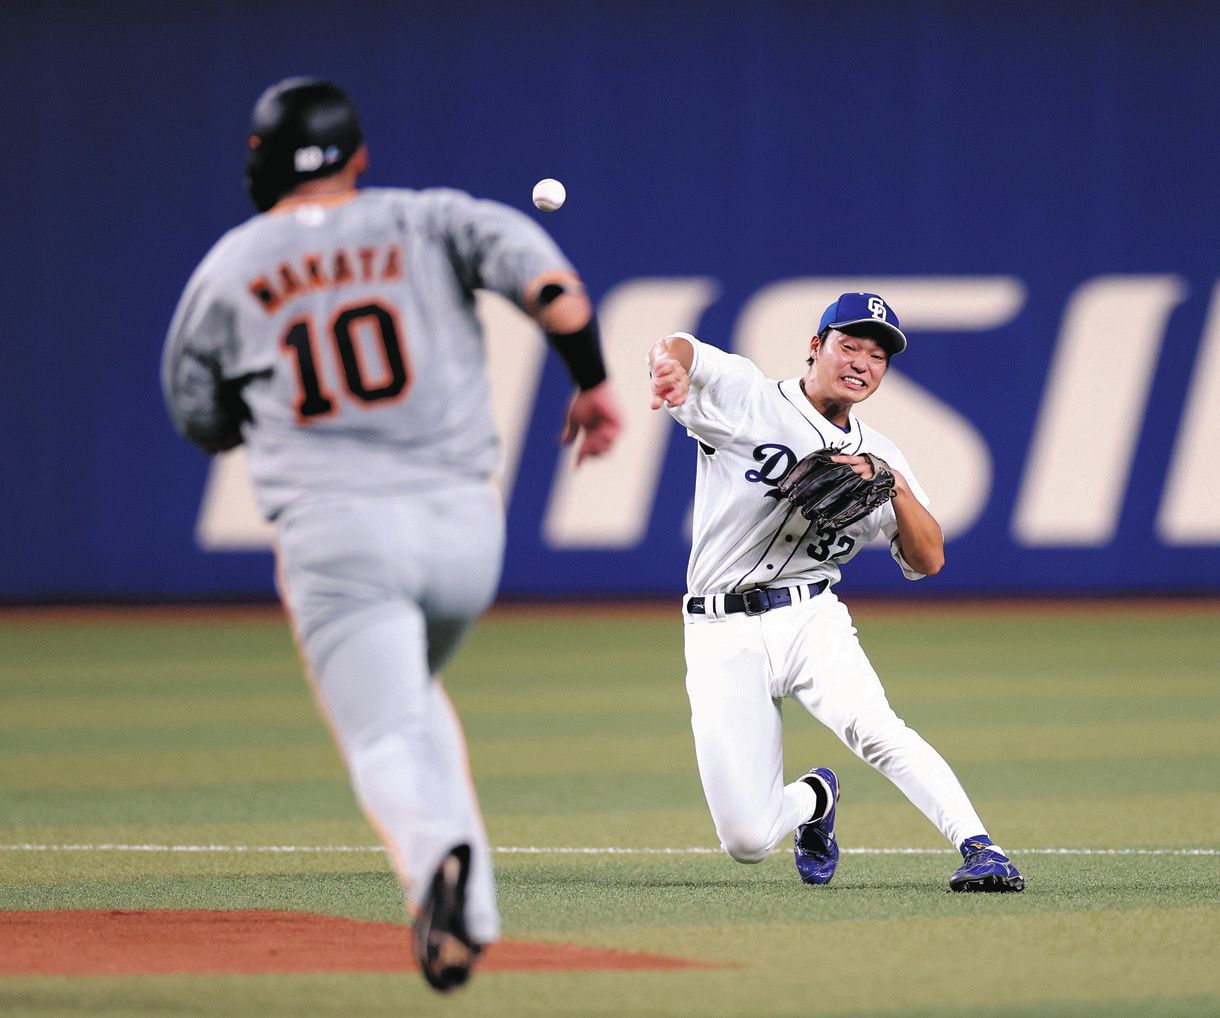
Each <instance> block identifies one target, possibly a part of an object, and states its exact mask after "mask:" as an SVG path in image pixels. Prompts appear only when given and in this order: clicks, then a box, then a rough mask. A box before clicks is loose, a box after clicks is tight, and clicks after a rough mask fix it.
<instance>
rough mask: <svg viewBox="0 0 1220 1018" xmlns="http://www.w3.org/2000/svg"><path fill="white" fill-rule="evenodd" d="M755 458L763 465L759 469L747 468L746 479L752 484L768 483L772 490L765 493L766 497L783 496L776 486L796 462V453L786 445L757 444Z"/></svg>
mask: <svg viewBox="0 0 1220 1018" xmlns="http://www.w3.org/2000/svg"><path fill="white" fill-rule="evenodd" d="M754 459H755V460H756V461H757V462H759V463H761V464H762V466H761V467H759V468H758V469H757V470H747V471H746V480H747V481H749V482H750V483H751V484H758V483H759V482H761V483H763V484H765V485H767V486H768V487H769V488H770V490H769V491H767V492H766V493H765V494H764V496H763V497H764V498H782V497H783V496H782V495H780V493H779V492H778V491H776V490H775V486H776V485H777V484H779V479H780V478H781V477H783V476H784V474H786V473H787V472H788V471H789V470H791V469H792V467H793V466H794V465H795V464H796V453H794V452H793V451H792V450H791V449H789V448H788V447H787V446H786V445H756V446H755V447H754Z"/></svg>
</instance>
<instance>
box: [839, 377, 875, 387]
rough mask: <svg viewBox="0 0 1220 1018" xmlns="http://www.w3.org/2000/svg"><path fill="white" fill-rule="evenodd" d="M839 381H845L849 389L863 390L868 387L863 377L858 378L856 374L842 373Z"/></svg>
mask: <svg viewBox="0 0 1220 1018" xmlns="http://www.w3.org/2000/svg"><path fill="white" fill-rule="evenodd" d="M839 381H841V382H843V383H844V384H845V385H846V386H847V387H848V388H849V389H860V390H861V391H863V390H864V389H867V388H868V386H867V385H866V384H865V382H864V380H863V379H862V378H856V377H855V376H854V375H840V376H839Z"/></svg>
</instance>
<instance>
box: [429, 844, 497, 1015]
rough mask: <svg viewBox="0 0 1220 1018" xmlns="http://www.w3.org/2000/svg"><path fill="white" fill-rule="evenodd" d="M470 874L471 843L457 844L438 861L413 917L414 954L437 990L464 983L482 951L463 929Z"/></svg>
mask: <svg viewBox="0 0 1220 1018" xmlns="http://www.w3.org/2000/svg"><path fill="white" fill-rule="evenodd" d="M469 875H470V846H469V845H458V846H457V847H455V848H454V849H453V850H452V851H451V852H450V853H449V854H448V855H447V856H445V858H444V859H442V860H441V864H440V866H438V867H437V869H436V875H435V876H433V878H432V886H431V887H430V888H429V889H428V895H427V897H426V898H424V902H423V904H422V905H421V906H420V909H419V913H418V915H416V917H415V925H414V927H413V931H414V935H415V956H416V958H418V959H419V967H420V971H421V972H423V974H424V978H425V979H426V980H428V985H429V986H431V987H432V988H433V989H434V990H436V991H438V992H439V993H448V992H449V991H450V990H456V989H457V988H458V987H459V986H461V985H462V984H463V983H465V982H466V980H468V979H469V978H470V970H471V968H473V967H474V963H475V961H476V960H477V959H478V957H479V953H480V952H481V951H482V950H483V945H482V944H476V943H475V942H474V941H472V940H471V939H470V935H469V934H468V933H467V932H466V879H467V877H469Z"/></svg>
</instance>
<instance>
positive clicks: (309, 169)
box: [246, 78, 364, 212]
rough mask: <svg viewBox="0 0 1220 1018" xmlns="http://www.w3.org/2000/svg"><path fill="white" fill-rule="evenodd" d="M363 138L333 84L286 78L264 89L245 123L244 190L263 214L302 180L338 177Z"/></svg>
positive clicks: (345, 100) (349, 105)
mask: <svg viewBox="0 0 1220 1018" xmlns="http://www.w3.org/2000/svg"><path fill="white" fill-rule="evenodd" d="M363 140H364V135H363V134H362V133H361V131H360V118H359V115H358V114H357V112H356V107H355V106H354V105H352V101H351V100H350V99H349V98H348V97H347V94H346V93H345V92H344V91H343V89H341V88H340V87H339V86H338V85H335V84H333V83H331V82H329V81H321V80H319V79H317V78H287V79H286V80H284V81H281V82H279V83H278V84H276V85H272V86H271V87H270V88H269V89H267V91H265V92H264V93H263V94H262V95H261V96H259V100H258V102H257V103H255V105H254V115H253V116H252V117H251V120H250V149H249V152H248V154H247V156H246V190H247V191H249V192H250V198H251V200H252V201H253V202H254V207H255V208H256V209H258V210H259V212H266V211H267V210H268V209H269V208H271V206H272V205H274V204H275V203H276V202H277V201H279V200H280V199H281V198H282V197H283V196H284V195H285V194H287V193H288V192H289V191H291V190H292V189H293V188H294V187H296V186H297V185H298V184H300V183H302V182H303V181H306V180H316V179H317V178H318V177H329V176H330V175H331V174H333V173H338V172H339V171H340V170H341V169H343V167H344V166H346V165H347V162H348V160H349V159H351V157H352V156H353V155H355V153H356V150H357V149H358V148H360V145H361V143H362V142H363Z"/></svg>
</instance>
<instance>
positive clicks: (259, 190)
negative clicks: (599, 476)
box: [162, 78, 621, 991]
mask: <svg viewBox="0 0 1220 1018" xmlns="http://www.w3.org/2000/svg"><path fill="white" fill-rule="evenodd" d="M250 146H251V147H250V152H249V157H248V165H247V186H248V188H249V191H250V195H251V197H252V198H253V200H254V204H255V206H256V207H257V208H258V210H259V212H260V213H262V214H261V215H258V216H256V217H255V218H253V219H251V220H249V221H248V222H246V223H245V224H243V225H242V226H239V227H237V228H236V229H234V230H232V231H230V232H229V233H228V234H226V235H225V236H224V237H223V238H221V240H220V241H219V242H218V243H217V244H216V246H215V247H214V248H213V249H212V250H211V252H210V253H209V254H208V255H207V257H206V258H205V259H204V260H203V262H202V264H201V265H200V266H199V268H198V269H197V270H196V271H195V273H194V275H193V276H192V277H191V280H190V282H189V283H188V284H187V287H186V291H185V293H184V294H183V296H182V299H181V301H180V303H179V305H178V309H177V312H176V314H175V315H174V320H173V323H172V325H171V326H170V330H169V336H168V338H167V340H166V345H165V352H164V359H163V366H162V367H163V370H162V378H163V384H164V388H165V396H166V400H167V402H168V405H169V409H170V414H171V416H172V418H173V421H174V424H175V425H176V427H177V429H178V430H179V432H181V434H182V435H184V436H185V437H186V438H188V439H189V440H190V441H192V442H194V443H195V444H196V445H198V446H199V447H200V448H202V449H203V450H204V451H205V452H208V453H215V452H220V451H222V450H225V449H230V448H232V447H234V446H236V445H238V444H241V443H244V444H245V447H246V453H247V457H248V460H249V466H250V473H251V478H252V480H253V483H254V490H255V494H256V497H257V499H258V502H259V505H260V507H261V508H262V510H263V512H264V513H265V514H266V516H267V518H268V519H270V520H273V521H275V523H276V526H277V530H278V548H277V556H278V561H277V566H278V579H279V587H280V593H281V596H282V597H283V599H284V602H285V604H286V605H287V607H288V610H289V612H290V615H291V617H292V620H293V624H294V626H295V629H296V633H297V637H298V640H299V642H300V645H301V647H302V649H303V652H304V656H305V658H306V661H307V665H308V668H309V671H310V673H311V680H312V682H313V683H314V686H315V689H316V692H317V697H318V702H319V704H320V705H321V708H322V710H323V711H324V713H325V715H326V717H327V719H328V721H329V722H330V724H331V726H332V728H333V730H334V732H335V736H336V738H337V740H338V743H339V746H340V748H341V750H342V753H343V756H344V758H345V760H346V761H347V765H348V768H349V770H350V773H351V778H352V783H353V786H354V788H355V791H356V795H357V797H358V798H359V801H360V803H361V805H362V807H363V808H364V810H365V812H366V814H367V815H368V817H369V819H370V821H371V823H372V825H373V826H374V828H375V829H376V830H377V831H378V833H379V834H380V836H381V837H382V838H383V840H384V841H385V844H386V847H387V848H388V850H389V852H390V855H391V858H392V859H393V862H394V865H395V868H396V871H397V872H398V874H399V876H400V879H401V880H402V884H403V887H404V888H405V892H406V896H407V900H408V903H409V906H410V908H411V910H412V912H413V914H414V915H415V930H414V932H415V942H416V953H417V955H418V956H419V959H420V963H421V967H422V969H423V972H424V975H425V977H426V978H427V979H428V982H429V983H430V984H431V985H432V986H434V987H436V988H437V989H438V990H442V991H445V990H448V989H451V988H453V987H455V986H458V985H461V983H463V982H464V981H465V980H466V978H467V976H468V974H469V971H470V967H471V965H472V964H473V962H474V960H475V959H476V958H477V956H478V953H479V951H480V948H481V947H482V945H485V944H488V943H490V942H492V941H494V940H496V939H497V937H498V935H499V931H500V918H499V913H498V910H497V907H496V900H495V887H494V881H493V874H492V861H491V855H490V850H489V847H488V843H487V836H486V833H485V831H484V827H483V822H482V818H481V816H480V813H479V808H478V803H477V801H476V798H475V793H474V790H473V788H472V787H471V785H470V782H469V779H468V776H467V775H468V771H467V767H468V764H467V755H466V749H465V745H464V741H463V736H462V732H461V728H460V725H459V723H458V721H457V718H456V716H455V714H454V712H453V709H452V707H451V705H450V702H449V700H448V698H447V696H446V695H445V692H444V690H443V689H442V687H441V684H440V682H439V680H438V679H437V674H436V673H437V671H438V669H440V668H441V666H442V665H444V663H445V662H446V660H448V659H449V658H450V656H451V655H452V654H453V652H454V651H455V649H456V648H457V646H458V644H459V642H460V640H461V639H462V636H463V635H464V634H465V633H466V631H467V629H468V628H469V627H470V625H471V624H472V623H473V621H474V620H475V619H476V618H478V616H479V615H480V614H482V612H483V611H484V610H485V609H486V608H487V606H488V605H489V604H490V602H491V600H492V597H493V596H494V594H495V591H496V586H497V583H498V582H499V573H500V565H501V560H502V553H503V543H504V520H503V507H502V505H501V502H500V499H499V498H498V496H497V493H496V491H495V490H494V488H493V487H492V485H491V483H490V482H489V478H490V476H491V474H492V472H493V471H494V470H495V469H496V467H497V465H498V462H499V443H498V439H497V436H496V433H495V429H494V427H493V423H492V416H491V407H490V400H489V398H488V389H489V387H490V386H491V385H492V384H493V382H492V380H490V379H489V378H488V374H487V368H486V358H485V353H484V346H483V337H482V333H481V331H480V327H479V322H478V320H477V318H476V317H475V301H474V293H475V290H477V289H479V288H484V289H488V290H494V291H496V292H497V293H500V294H503V295H504V296H505V297H507V298H508V299H510V300H512V301H513V302H514V303H515V304H516V305H517V306H518V307H520V308H522V309H523V310H524V311H525V312H526V313H528V314H529V315H530V316H531V317H533V318H534V319H535V320H536V321H537V322H538V323H539V324H540V325H541V327H542V329H543V330H544V331H545V333H546V334H547V338H548V340H549V341H550V343H551V345H552V346H553V347H554V348H555V350H556V351H557V352H558V353H559V355H560V356H561V357H562V358H563V360H564V362H565V364H566V365H567V367H568V370H569V373H570V374H571V376H572V379H573V381H574V382H575V384H576V388H577V391H576V393H575V395H574V396H573V398H572V401H571V403H570V405H569V408H568V414H567V420H566V422H565V431H564V440H565V441H568V442H571V441H577V442H578V443H579V445H578V452H577V455H578V458H583V457H584V456H597V455H600V454H602V453H604V452H606V451H608V450H609V449H610V447H611V446H612V445H613V443H614V440H615V438H616V436H617V434H618V432H619V429H620V427H621V420H620V415H619V411H618V407H617V401H616V399H615V397H614V394H613V392H612V390H611V387H610V383H609V382H607V381H606V373H605V369H604V366H603V362H602V357H601V352H600V345H599V342H598V336H597V323H596V319H595V317H594V315H593V310H592V306H591V304H590V302H589V300H588V298H587V296H586V294H585V292H584V289H583V287H582V286H581V283H580V279H579V277H578V276H577V275H576V273H575V272H574V271H573V269H572V266H571V265H570V263H569V262H568V260H567V259H566V258H565V257H564V256H563V254H562V253H561V252H560V251H559V249H558V247H557V246H556V245H555V243H554V242H553V241H552V240H551V239H550V238H549V237H548V236H547V235H546V233H545V232H544V231H543V230H542V229H541V228H540V227H539V226H538V225H537V224H535V223H534V222H533V220H532V219H530V218H529V217H528V216H526V215H524V214H522V213H519V212H517V211H515V210H513V209H511V208H508V207H507V206H504V205H500V204H497V203H495V202H490V201H480V200H476V199H474V198H472V197H470V196H469V195H467V194H465V193H463V192H460V191H455V190H443V189H436V190H421V191H413V190H405V189H362V190H357V188H356V180H357V178H358V177H359V175H360V174H361V173H362V172H363V170H364V169H365V167H366V166H367V161H368V154H367V149H366V148H365V146H364V144H363V140H362V135H361V131H360V126H359V121H358V118H357V113H356V110H355V108H354V107H353V106H352V104H351V102H350V100H349V99H348V98H347V96H346V95H345V94H344V93H343V92H342V91H341V90H340V89H339V88H337V87H336V86H335V85H333V84H330V83H328V82H322V81H315V80H310V79H302V78H295V79H290V80H288V81H284V82H281V83H280V84H278V85H275V86H273V87H272V88H270V89H268V90H267V92H265V93H264V94H263V96H262V97H261V98H260V99H259V101H258V104H257V105H256V106H255V109H254V118H253V124H252V127H251V136H250Z"/></svg>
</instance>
